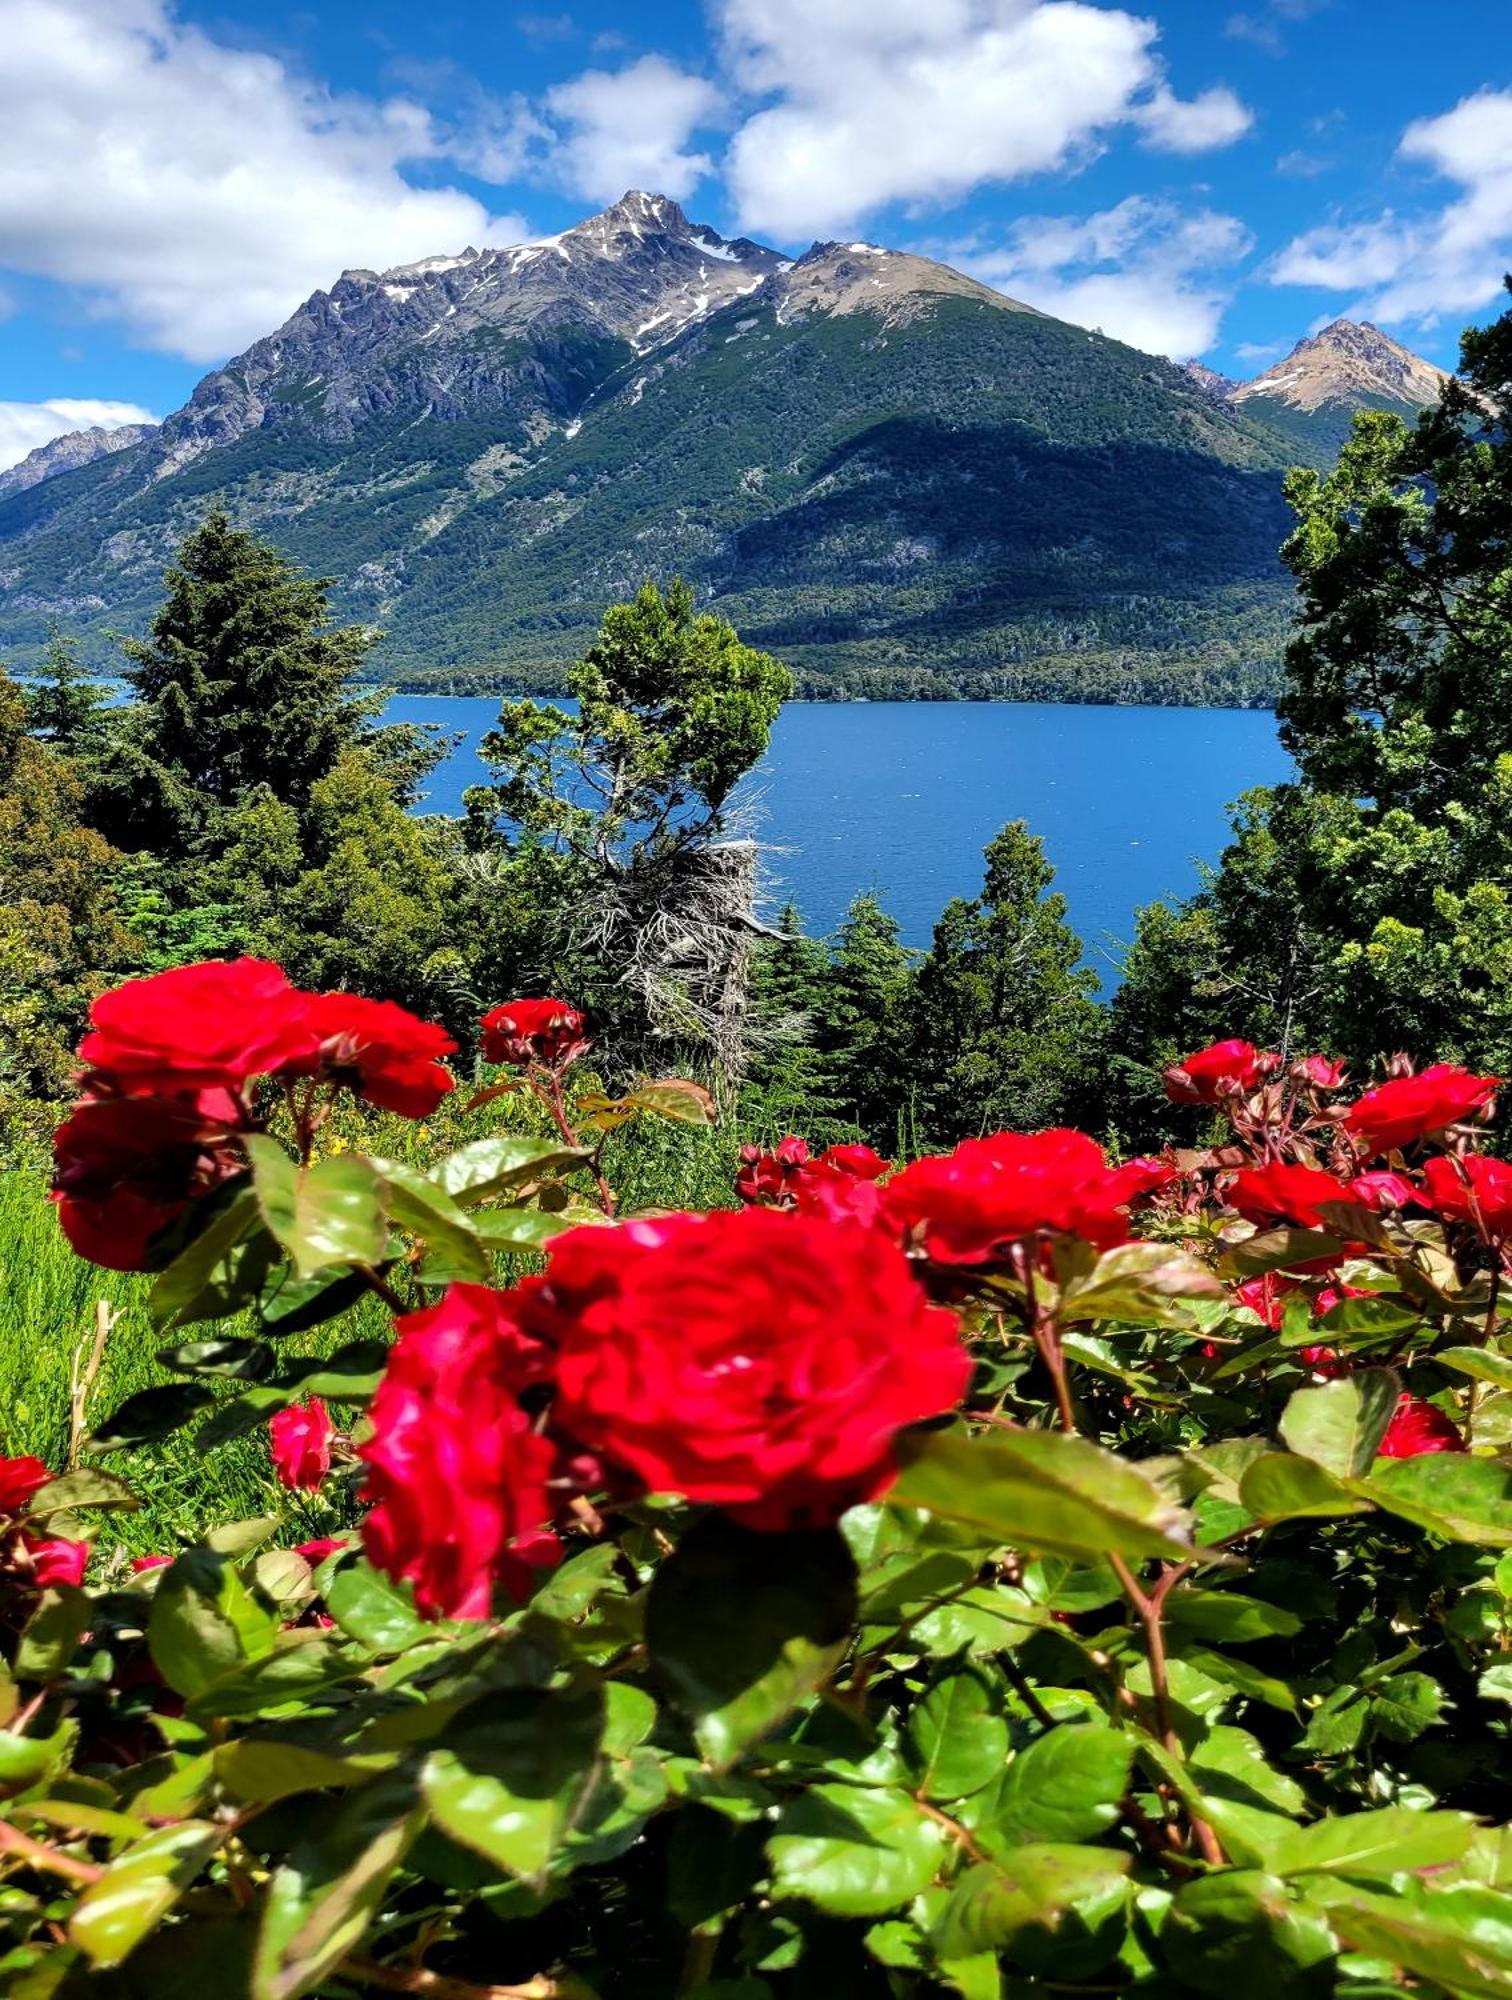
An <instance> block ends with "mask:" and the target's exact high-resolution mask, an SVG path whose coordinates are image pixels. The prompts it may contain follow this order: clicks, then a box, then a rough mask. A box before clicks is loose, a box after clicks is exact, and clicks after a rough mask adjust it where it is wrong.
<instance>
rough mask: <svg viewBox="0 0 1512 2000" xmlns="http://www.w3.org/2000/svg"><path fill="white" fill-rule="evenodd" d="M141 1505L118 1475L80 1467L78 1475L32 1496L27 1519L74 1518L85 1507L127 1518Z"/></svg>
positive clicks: (62, 1478)
mask: <svg viewBox="0 0 1512 2000" xmlns="http://www.w3.org/2000/svg"><path fill="white" fill-rule="evenodd" d="M141 1504H142V1503H141V1501H140V1500H139V1499H138V1498H137V1495H136V1494H135V1492H133V1490H132V1488H131V1487H130V1486H129V1485H128V1484H127V1482H126V1481H125V1480H124V1479H123V1478H122V1477H121V1475H120V1474H119V1473H118V1472H107V1471H106V1470H105V1468H104V1467H103V1466H99V1465H81V1466H80V1467H79V1468H78V1469H77V1471H74V1472H64V1473H61V1474H60V1475H59V1476H58V1478H56V1479H50V1480H49V1481H48V1482H47V1484H46V1485H45V1486H44V1487H42V1488H41V1490H40V1491H39V1492H37V1493H36V1494H34V1495H33V1496H32V1500H31V1503H30V1505H29V1506H28V1507H27V1509H26V1518H27V1519H28V1520H32V1521H40V1520H42V1519H44V1518H45V1517H46V1516H47V1515H49V1514H74V1513H78V1512H80V1511H81V1510H82V1509H84V1508H87V1507H103V1508H109V1509H112V1510H114V1511H116V1512H118V1513H128V1514H129V1513H135V1511H136V1510H137V1508H139V1507H140V1506H141Z"/></svg>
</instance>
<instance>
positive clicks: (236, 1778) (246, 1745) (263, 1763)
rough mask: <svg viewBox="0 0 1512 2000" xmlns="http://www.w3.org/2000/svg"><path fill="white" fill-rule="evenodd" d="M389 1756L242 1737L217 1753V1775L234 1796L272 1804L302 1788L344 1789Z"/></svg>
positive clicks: (389, 1760)
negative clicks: (347, 1754) (338, 1753)
mask: <svg viewBox="0 0 1512 2000" xmlns="http://www.w3.org/2000/svg"><path fill="white" fill-rule="evenodd" d="M393 1761H394V1758H393V1757H392V1756H388V1755H376V1756H364V1757H337V1756H333V1755H331V1753H330V1752H328V1751H325V1750H311V1749H307V1748H306V1747H305V1745H304V1744H302V1743H279V1742H276V1741H274V1740H272V1739H270V1738H268V1737H262V1736H240V1737H238V1738H237V1739H236V1741H235V1742H234V1743H222V1744H221V1745H220V1746H219V1748H218V1749H217V1750H216V1752H215V1775H216V1776H217V1777H218V1778H219V1779H220V1781H221V1783H222V1784H223V1785H224V1786H225V1788H226V1790H227V1791H228V1792H229V1793H230V1794H231V1796H232V1797H233V1798H236V1799H241V1800H242V1801H243V1802H244V1803H246V1804H248V1805H271V1804H273V1802H274V1801H275V1800H277V1799H287V1798H293V1797H295V1796H296V1795H297V1794H298V1793H300V1792H324V1791H344V1790H346V1789H348V1788H349V1787H350V1786H352V1785H360V1784H363V1783H365V1782H366V1780H367V1779H368V1778H370V1777H372V1775H373V1773H374V1772H375V1771H379V1770H382V1769H384V1768H385V1766H386V1765H389V1764H392V1763H393Z"/></svg>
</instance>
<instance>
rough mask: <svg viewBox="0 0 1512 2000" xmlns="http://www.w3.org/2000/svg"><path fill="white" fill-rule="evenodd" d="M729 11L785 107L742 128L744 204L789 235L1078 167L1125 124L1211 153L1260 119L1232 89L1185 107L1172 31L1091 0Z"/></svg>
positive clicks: (738, 68) (883, 1)
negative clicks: (1169, 77) (1170, 45)
mask: <svg viewBox="0 0 1512 2000" xmlns="http://www.w3.org/2000/svg"><path fill="white" fill-rule="evenodd" d="M718 15H719V19H720V22H721V27H722V34H723V41H724V48H725V55H726V60H727V63H728V65H729V67H730V70H731V72H732V74H733V76H734V78H735V80H736V81H737V83H738V84H739V86H740V87H741V88H742V89H744V90H745V91H746V92H748V93H750V94H751V95H753V96H757V97H769V98H772V99H774V100H775V101H774V102H772V103H769V104H767V105H765V106H764V107H763V108H760V109H758V110H756V111H755V112H754V113H752V115H751V116H749V117H748V118H747V119H746V120H745V122H744V123H743V124H742V125H741V127H740V129H739V130H738V131H737V133H736V134H735V137H734V140H733V142H732V144H731V147H730V153H729V158H728V162H727V178H728V182H729V185H730V189H731V193H732V195H733V198H734V201H735V204H736V207H737V209H738V210H739V212H740V215H741V219H742V221H743V222H744V223H745V225H746V226H747V227H750V228H753V229H763V230H767V231H770V232H771V233H773V234H775V235H777V236H780V237H785V238H797V237H802V236H805V235H812V234H814V233H816V232H817V233H819V234H821V235H823V234H827V233H831V232H835V231H839V230H842V229H844V228H846V227H848V226H849V225H851V224H852V223H854V222H856V221H857V220H859V219H860V218H861V217H862V216H864V215H866V214H867V213H868V212H869V211H871V210H874V209H876V208H879V207H882V206H883V205H885V204H887V203H889V202H897V201H902V202H910V203H916V204H922V203H933V202H948V201H951V200H955V199H958V198H959V197H961V196H962V195H965V194H967V193H969V192H970V190H971V189H973V188H975V187H978V186H981V185H983V184H984V183H987V182H991V181H1007V180H1014V179H1018V178H1021V177H1023V176H1025V175H1029V174H1035V173H1044V172H1047V171H1049V170H1051V169H1057V168H1059V169H1067V168H1075V167H1077V166H1080V165H1083V164H1085V163H1086V162H1087V161H1088V160H1089V159H1091V158H1093V157H1094V156H1095V155H1096V153H1097V152H1098V151H1099V150H1100V149H1101V147H1102V145H1103V144H1104V143H1105V141H1106V138H1107V135H1108V134H1109V133H1110V132H1111V131H1112V130H1113V129H1114V128H1116V127H1118V126H1121V125H1132V126H1133V127H1134V128H1135V129H1136V131H1138V132H1139V133H1140V135H1141V136H1142V137H1143V139H1144V141H1145V143H1146V144H1148V145H1151V146H1154V147H1158V148H1161V149H1164V150H1167V151H1179V152H1194V151H1200V150H1203V149H1205V148H1207V147H1211V146H1217V145H1224V144H1227V143H1228V142H1229V141H1230V140H1232V139H1233V138H1236V137H1237V136H1238V134H1239V132H1240V131H1242V130H1244V129H1245V127H1246V126H1247V124H1248V122H1249V114H1248V113H1247V112H1246V111H1245V109H1244V107H1243V106H1242V105H1241V104H1240V103H1239V101H1238V100H1237V99H1236V98H1235V97H1233V95H1232V93H1231V92H1229V91H1227V90H1222V89H1216V90H1212V91H1208V92H1205V93H1204V94H1203V96H1201V97H1199V98H1197V99H1194V100H1192V101H1191V102H1184V101H1183V100H1181V99H1179V98H1177V97H1175V96H1174V95H1173V93H1172V92H1171V91H1170V89H1169V87H1168V86H1167V84H1166V82H1165V78H1164V74H1163V72H1162V69H1161V65H1160V62H1159V59H1158V57H1157V56H1156V54H1155V49H1154V44H1155V40H1156V36H1157V32H1158V31H1157V28H1156V25H1155V23H1154V22H1152V21H1149V20H1146V19H1143V18H1140V17H1138V16H1136V15H1134V14H1132V13H1127V12H1124V11H1122V10H1121V9H1118V8H1114V7H1106V6H1093V5H1089V4H1085V0H930V4H929V5H927V6H920V5H919V4H918V0H719V5H718Z"/></svg>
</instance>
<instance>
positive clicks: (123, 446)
mask: <svg viewBox="0 0 1512 2000" xmlns="http://www.w3.org/2000/svg"><path fill="white" fill-rule="evenodd" d="M156 430H157V425H156V424H116V425H114V426H112V427H111V428H109V429H106V428H105V427H104V426H103V425H101V424H91V425H90V427H89V429H88V430H82V431H66V432H65V433H64V434H63V436H62V437H55V438H49V439H48V440H47V442H46V444H39V445H38V446H37V447H36V449H35V450H34V451H29V452H28V453H27V454H26V456H25V458H23V459H22V460H21V462H20V464H19V465H12V466H9V467H7V469H6V470H5V471H4V472H0V497H3V496H4V495H5V494H7V493H24V492H25V491H26V489H27V487H29V486H39V485H40V484H41V482H42V481H43V480H44V479H51V478H52V476H53V474H54V473H55V472H77V471H78V470H79V468H80V467H81V466H84V465H93V464H94V462H95V460H96V459H97V458H108V457H110V456H111V454H112V453H114V452H118V451H129V450H130V449H131V447H132V446H133V445H135V444H140V443H141V442H142V440H143V438H149V437H151V436H152V435H153V434H154V432H155V431H156Z"/></svg>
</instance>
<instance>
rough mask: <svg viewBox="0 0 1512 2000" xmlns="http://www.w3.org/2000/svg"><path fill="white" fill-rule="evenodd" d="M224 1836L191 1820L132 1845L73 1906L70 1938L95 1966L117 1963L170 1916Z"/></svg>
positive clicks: (69, 1924) (143, 1838) (160, 1830)
mask: <svg viewBox="0 0 1512 2000" xmlns="http://www.w3.org/2000/svg"><path fill="white" fill-rule="evenodd" d="M223 1838H224V1831H223V1829H222V1828H220V1827H218V1826H214V1825H210V1824H208V1823H206V1822H205V1821H202V1820H192V1819H190V1820H182V1821H180V1823H179V1824H178V1825H177V1826H162V1827H157V1828H155V1829H154V1831H153V1832H151V1833H149V1834H145V1835H144V1836H143V1837H142V1839H140V1840H138V1841H134V1842H133V1843H132V1845H131V1846H130V1847H128V1848H127V1849H126V1850H125V1851H124V1853H121V1854H118V1855H117V1856H116V1857H115V1859H114V1860H113V1861H112V1862H111V1863H110V1865H109V1866H108V1867H107V1868H106V1870H105V1872H104V1874H103V1875H102V1876H101V1877H100V1878H99V1880H98V1881H97V1882H92V1883H91V1884H90V1885H89V1887H88V1888H87V1889H86V1890H85V1891H84V1893H83V1895H82V1896H81V1897H80V1898H79V1900H78V1902H77V1903H75V1905H74V1907H73V1914H72V1915H71V1916H70V1918H69V1920H68V1935H69V1937H70V1938H71V1939H72V1940H73V1942H74V1943H75V1944H76V1945H78V1946H79V1948H80V1949H81V1950H82V1951H83V1953H84V1954H85V1956H86V1957H87V1958H88V1959H89V1961H90V1963H91V1964H92V1965H96V1966H108V1965H119V1964H120V1963H121V1960H122V1959H123V1958H125V1957H126V1956H127V1955H128V1953H130V1952H132V1951H134V1950H135V1948H136V1947H137V1945H139V1944H140V1943H141V1941H142V1939H143V1938H144V1937H146V1936H147V1934H148V1932H149V1931H151V1930H154V1929H155V1928H156V1927H157V1925H158V1924H160V1923H161V1922H162V1920H163V1918H164V1917H165V1916H167V1914H168V1912H169V1911H170V1910H171V1909H172V1908H173V1906H174V1904H175V1903H176V1902H177V1901H178V1900H179V1898H180V1896H182V1895H183V1893H184V1891H185V1890H186V1889H187V1888H188V1887H189V1886H190V1884H191V1883H192V1882H193V1881H194V1879H195V1877H196V1876H197V1875H198V1874H199V1873H200V1871H201V1869H202V1868H203V1867H204V1866H205V1863H206V1862H207V1861H208V1860H209V1859H210V1856H211V1855H212V1854H213V1853H214V1852H215V1850H216V1849H217V1848H218V1847H219V1846H220V1843H221V1841H222V1839H223Z"/></svg>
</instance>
